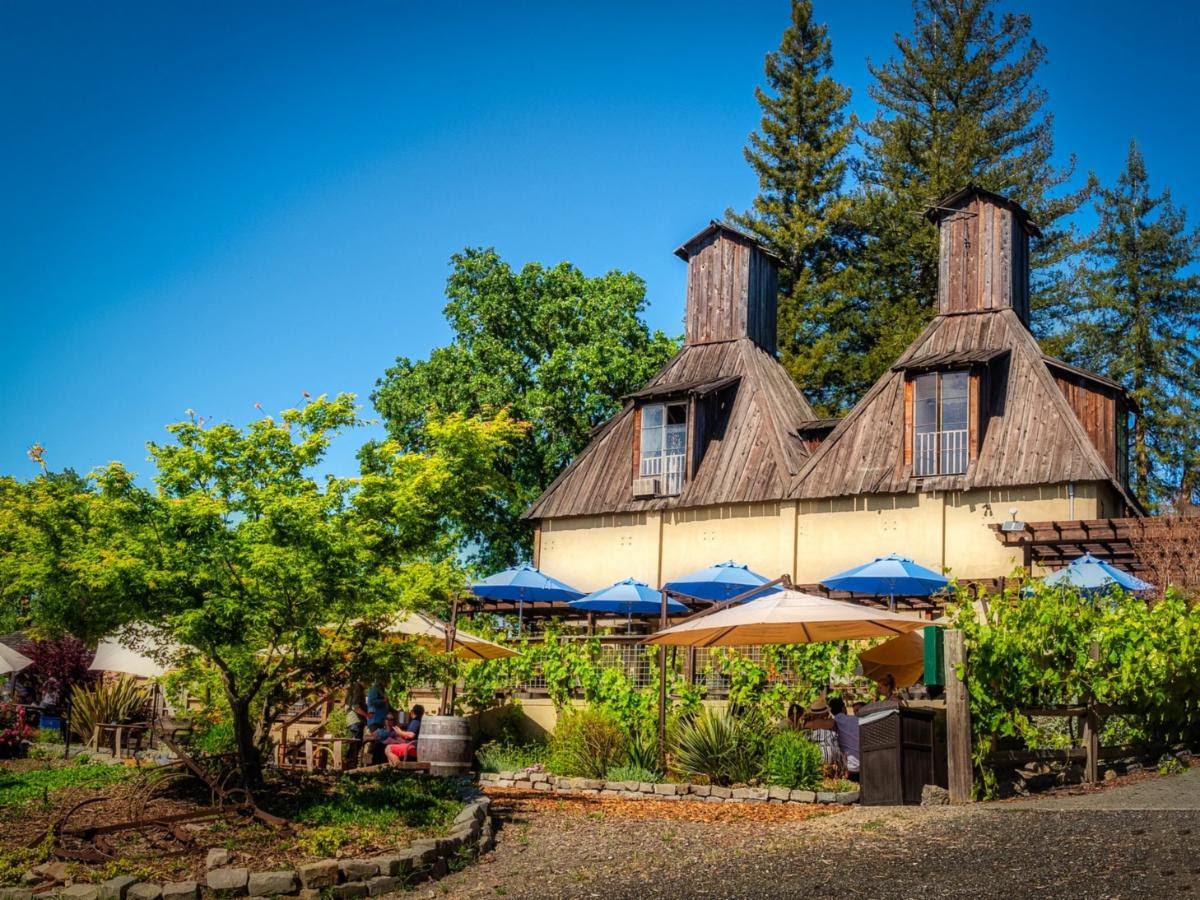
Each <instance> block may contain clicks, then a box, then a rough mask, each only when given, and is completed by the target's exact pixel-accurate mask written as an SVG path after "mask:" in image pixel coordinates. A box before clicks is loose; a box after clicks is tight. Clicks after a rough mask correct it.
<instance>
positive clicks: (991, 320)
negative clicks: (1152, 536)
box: [792, 308, 1136, 508]
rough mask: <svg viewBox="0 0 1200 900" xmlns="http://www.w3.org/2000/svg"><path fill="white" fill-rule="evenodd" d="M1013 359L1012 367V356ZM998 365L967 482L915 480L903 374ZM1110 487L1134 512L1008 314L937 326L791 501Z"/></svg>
mask: <svg viewBox="0 0 1200 900" xmlns="http://www.w3.org/2000/svg"><path fill="white" fill-rule="evenodd" d="M1005 351H1007V357H1006V356H1005ZM968 359H969V360H971V361H974V362H977V363H978V362H984V363H986V362H989V361H990V362H992V363H993V364H992V367H991V369H990V372H991V373H992V374H991V378H990V388H989V390H988V391H987V393H988V395H989V398H988V407H987V415H986V419H985V431H984V433H983V435H982V439H981V442H980V445H979V451H978V456H977V458H976V459H975V460H973V461H972V462H971V463H970V465H969V466H968V468H967V471H966V472H965V473H964V474H961V475H941V476H926V477H923V478H914V477H913V475H912V472H911V465H907V464H905V462H904V440H905V390H904V383H905V377H906V375H905V370H906V369H908V368H909V363H910V362H911V363H920V364H921V367H923V366H924V365H925V364H927V363H928V362H929V361H930V360H938V361H940V362H942V363H947V361H951V360H968ZM1069 481H1106V482H1110V483H1111V484H1112V485H1113V486H1114V487H1115V488H1116V489H1117V491H1118V492H1119V493H1120V494H1121V496H1123V497H1125V498H1126V501H1127V502H1129V503H1130V505H1131V506H1133V507H1134V508H1136V504H1135V503H1134V502H1133V501H1131V500H1130V498H1129V496H1128V493H1127V492H1126V490H1125V489H1124V486H1123V485H1121V484H1120V482H1119V481H1118V480H1117V478H1116V475H1115V473H1114V472H1112V471H1111V470H1110V469H1109V468H1108V466H1107V465H1106V464H1105V463H1104V461H1103V459H1102V458H1101V456H1100V454H1099V452H1098V451H1097V450H1096V448H1095V446H1094V445H1093V443H1092V441H1091V440H1090V439H1089V437H1088V435H1087V433H1086V431H1085V430H1084V428H1083V426H1082V424H1081V423H1080V421H1079V419H1078V418H1077V416H1076V415H1075V413H1074V411H1073V410H1072V409H1071V407H1070V405H1069V403H1068V402H1067V400H1066V398H1065V397H1064V396H1063V393H1062V391H1061V390H1060V389H1059V388H1058V386H1057V385H1056V384H1055V381H1054V378H1053V376H1052V375H1051V373H1050V370H1049V369H1048V367H1047V361H1046V360H1045V358H1044V357H1043V355H1042V351H1041V348H1040V347H1039V346H1038V343H1037V340H1036V339H1035V338H1034V337H1033V335H1032V334H1031V333H1030V332H1029V330H1028V329H1027V328H1026V327H1025V325H1024V323H1022V321H1021V319H1020V317H1019V316H1018V315H1017V313H1016V312H1015V311H1013V310H1012V309H1010V308H1001V309H993V310H987V311H980V312H976V313H966V314H963V313H958V314H954V315H940V316H937V317H936V318H935V319H934V320H933V321H932V322H931V323H930V324H929V326H928V327H927V328H926V329H925V331H924V332H922V334H921V335H920V336H919V337H918V338H917V339H916V340H915V341H914V342H913V343H912V345H911V346H910V347H909V348H908V349H907V350H906V351H905V353H904V355H903V356H901V357H900V359H899V360H898V361H897V363H896V364H895V366H893V367H892V369H891V370H890V371H888V372H886V373H885V374H884V375H883V377H882V378H880V380H879V381H878V382H876V383H875V385H874V386H873V387H872V388H871V389H870V390H869V391H868V392H867V394H866V396H864V397H863V399H862V400H860V401H859V403H858V404H857V405H856V406H855V407H854V409H853V410H851V412H850V413H849V414H848V415H847V416H846V417H845V418H844V419H843V420H842V422H841V423H840V424H839V425H838V427H837V428H835V429H834V430H833V432H832V433H831V434H830V435H829V437H828V438H826V439H825V441H824V442H823V443H822V444H821V446H820V447H819V448H818V449H817V450H816V451H815V452H814V453H813V455H812V457H811V458H810V459H809V461H808V463H807V464H806V465H805V466H804V469H803V470H802V471H801V472H800V473H799V474H798V475H797V476H796V477H795V478H794V479H793V482H792V496H793V497H795V498H798V499H818V498H828V497H841V496H850V495H855V494H873V493H904V492H907V491H910V490H916V489H921V490H965V489H968V488H985V487H1016V486H1024V485H1039V484H1057V483H1063V482H1069Z"/></svg>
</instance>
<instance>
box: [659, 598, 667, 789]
mask: <svg viewBox="0 0 1200 900" xmlns="http://www.w3.org/2000/svg"><path fill="white" fill-rule="evenodd" d="M658 627H659V628H660V629H661V628H666V627H667V592H666V591H665V590H664V591H663V592H662V605H661V606H660V607H659V612H658ZM658 768H659V769H660V770H661V771H663V772H665V771H666V770H667V647H666V645H665V644H659V645H658Z"/></svg>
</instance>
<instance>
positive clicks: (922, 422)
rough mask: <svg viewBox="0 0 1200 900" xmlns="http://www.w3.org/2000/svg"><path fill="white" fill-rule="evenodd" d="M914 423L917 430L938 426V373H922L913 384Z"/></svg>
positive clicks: (930, 429) (929, 429)
mask: <svg viewBox="0 0 1200 900" xmlns="http://www.w3.org/2000/svg"><path fill="white" fill-rule="evenodd" d="M913 394H914V400H915V403H914V405H913V424H914V425H915V426H916V430H917V431H919V432H920V431H933V430H934V429H935V428H937V375H936V374H935V375H922V376H920V377H919V378H917V379H916V380H915V382H914V384H913Z"/></svg>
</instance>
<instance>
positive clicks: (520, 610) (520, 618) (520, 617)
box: [517, 596, 525, 637]
mask: <svg viewBox="0 0 1200 900" xmlns="http://www.w3.org/2000/svg"><path fill="white" fill-rule="evenodd" d="M524 622H525V598H524V597H523V596H522V597H518V598H517V637H520V636H521V626H522V625H523V624H524Z"/></svg>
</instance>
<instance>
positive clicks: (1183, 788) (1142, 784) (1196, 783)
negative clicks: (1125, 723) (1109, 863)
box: [1006, 767, 1200, 849]
mask: <svg viewBox="0 0 1200 900" xmlns="http://www.w3.org/2000/svg"><path fill="white" fill-rule="evenodd" d="M1006 805H1007V806H1009V807H1011V808H1013V809H1041V810H1072V809H1125V810H1134V809H1165V810H1200V767H1197V768H1192V769H1188V770H1187V771H1186V772H1184V773H1183V774H1182V775H1175V776H1171V777H1167V778H1158V777H1150V778H1146V779H1143V780H1140V781H1136V782H1133V783H1132V784H1123V785H1119V786H1117V787H1113V788H1108V789H1106V790H1101V791H1090V792H1080V793H1077V794H1056V795H1053V796H1047V797H1031V798H1029V799H1024V800H1020V801H1013V802H1010V803H1008V804H1006ZM1198 849H1200V848H1198Z"/></svg>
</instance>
